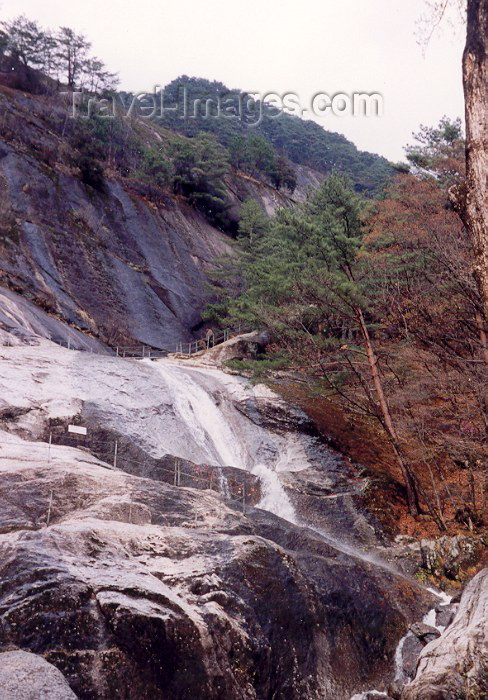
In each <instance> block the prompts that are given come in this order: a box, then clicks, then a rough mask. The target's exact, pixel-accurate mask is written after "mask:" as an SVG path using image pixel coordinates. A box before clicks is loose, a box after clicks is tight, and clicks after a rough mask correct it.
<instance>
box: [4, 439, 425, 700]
mask: <svg viewBox="0 0 488 700" xmlns="http://www.w3.org/2000/svg"><path fill="white" fill-rule="evenodd" d="M0 470H1V481H0V504H1V508H0V581H1V586H0V649H1V648H2V647H3V648H4V649H5V648H7V649H11V648H12V646H15V647H17V648H21V649H23V650H25V651H30V652H32V653H34V654H40V655H42V656H43V657H44V658H45V659H46V660H47V661H48V662H49V663H51V664H54V665H55V666H56V667H57V668H58V669H59V670H60V671H61V673H62V674H63V675H64V676H65V678H66V679H67V681H68V682H69V685H70V686H71V688H72V690H73V692H74V693H75V694H76V695H77V696H78V697H79V698H86V699H90V700H91V699H97V700H112V698H114V697H121V698H122V697H123V698H126V699H127V700H146V699H147V700H163V699H164V700H172V699H173V698H174V699H175V700H176V699H177V698H178V699H181V698H199V697H208V698H224V697H225V698H228V699H229V700H234V699H235V700H237V699H239V700H240V699H243V700H244V699H246V700H247V699H248V698H249V699H252V698H265V697H274V698H281V699H283V700H285V698H286V700H290V699H291V700H302V699H303V698H307V699H312V698H316V699H317V700H319V698H320V699H321V698H324V697H331V698H334V699H337V700H342V699H345V698H348V697H350V695H351V694H352V692H353V691H354V689H355V688H358V687H373V686H374V685H375V684H376V683H377V682H378V681H379V680H380V679H381V678H383V677H384V676H385V675H386V676H387V675H388V673H389V672H390V669H391V661H392V658H393V656H394V652H395V647H396V644H397V641H398V639H399V637H400V636H401V635H402V634H403V633H404V631H405V629H406V627H407V626H408V624H409V623H410V622H411V621H412V620H413V619H415V617H416V616H418V615H419V608H423V609H425V607H427V605H428V602H429V601H428V596H427V597H426V595H425V594H424V592H423V591H422V589H420V588H417V587H416V585H415V584H412V583H409V582H407V581H406V580H405V579H403V578H402V577H399V576H398V575H396V574H394V573H392V572H391V571H388V570H387V569H382V568H381V567H380V566H377V565H373V564H371V563H368V562H364V561H362V560H360V559H358V558H356V557H354V556H348V555H347V554H345V553H343V552H340V551H338V550H337V549H335V548H334V547H332V546H330V545H329V544H328V543H327V542H326V541H325V540H324V539H323V538H322V537H320V536H319V535H318V534H317V533H315V532H312V531H310V530H308V529H306V528H302V527H297V526H294V525H292V524H291V523H289V522H287V521H284V520H282V519H281V518H278V517H276V516H274V515H272V514H270V513H267V512H265V511H263V510H259V509H253V508H250V509H248V511H247V514H246V515H243V514H242V513H241V512H238V511H236V510H234V509H233V508H232V507H231V506H229V505H228V504H226V503H223V502H222V500H221V499H220V498H219V496H218V495H217V494H215V493H213V492H210V491H197V490H195V489H187V488H183V487H180V488H178V487H174V486H171V485H169V484H165V483H162V482H155V481H153V480H151V479H144V478H138V477H135V476H132V475H130V474H126V473H124V472H121V471H119V470H116V469H113V468H111V467H109V466H108V465H106V464H103V463H101V462H99V461H98V460H96V459H95V458H94V457H92V456H90V455H89V454H88V453H86V452H82V451H80V450H77V449H72V448H68V447H61V446H53V448H52V452H51V460H50V461H46V452H45V446H44V445H43V444H42V443H25V442H23V441H20V440H18V439H12V438H10V441H9V440H7V439H6V437H5V434H2V450H1V460H0ZM21 697H22V696H21ZM54 697H55V696H54Z"/></svg>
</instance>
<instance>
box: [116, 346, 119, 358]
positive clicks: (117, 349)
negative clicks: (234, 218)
mask: <svg viewBox="0 0 488 700" xmlns="http://www.w3.org/2000/svg"><path fill="white" fill-rule="evenodd" d="M115 354H116V355H117V357H118V356H119V346H118V345H117V347H116V348H115Z"/></svg>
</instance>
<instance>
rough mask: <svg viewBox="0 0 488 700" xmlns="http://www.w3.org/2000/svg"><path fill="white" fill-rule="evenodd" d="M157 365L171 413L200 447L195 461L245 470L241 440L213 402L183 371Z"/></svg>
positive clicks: (169, 365) (193, 379)
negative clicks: (175, 415) (170, 403)
mask: <svg viewBox="0 0 488 700" xmlns="http://www.w3.org/2000/svg"><path fill="white" fill-rule="evenodd" d="M157 364H158V369H159V371H160V372H161V374H162V375H163V376H164V379H165V381H166V384H167V386H168V389H169V391H170V395H171V396H170V397H171V400H172V404H173V408H174V410H175V411H176V413H177V414H178V416H179V419H180V421H181V423H183V425H185V426H186V428H187V430H188V432H189V433H190V434H191V435H192V436H193V439H194V440H195V442H196V443H197V444H198V445H199V447H200V448H201V455H200V459H199V460H198V461H199V462H201V463H204V462H209V463H211V464H215V463H216V466H222V467H223V466H230V467H237V468H238V469H246V467H247V464H246V457H245V454H244V449H243V446H242V445H241V441H240V439H239V437H238V436H237V435H235V433H234V431H233V430H232V428H231V426H230V425H229V422H228V420H227V419H226V416H225V415H224V412H223V411H222V410H221V409H220V408H219V407H218V406H217V404H216V402H215V399H214V398H213V397H212V396H211V395H210V394H209V393H208V391H206V389H205V388H204V387H203V386H202V385H201V384H199V383H198V382H197V381H196V378H193V377H192V376H191V374H190V373H189V372H188V371H187V370H183V369H182V368H179V367H178V366H175V365H171V364H169V363H164V362H158V363H157ZM197 376H198V375H197Z"/></svg>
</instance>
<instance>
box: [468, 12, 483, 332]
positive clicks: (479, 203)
mask: <svg viewBox="0 0 488 700" xmlns="http://www.w3.org/2000/svg"><path fill="white" fill-rule="evenodd" d="M463 85H464V101H465V115H466V200H465V203H464V207H463V211H462V218H463V220H464V223H465V225H466V227H467V229H468V232H469V234H470V236H471V240H472V244H473V249H474V254H475V265H474V270H473V273H474V277H475V279H476V282H477V284H478V288H479V291H480V296H481V299H482V303H483V309H484V317H485V323H486V321H487V320H488V186H487V184H488V183H487V180H488V0H468V8H467V34H466V47H465V49H464V54H463Z"/></svg>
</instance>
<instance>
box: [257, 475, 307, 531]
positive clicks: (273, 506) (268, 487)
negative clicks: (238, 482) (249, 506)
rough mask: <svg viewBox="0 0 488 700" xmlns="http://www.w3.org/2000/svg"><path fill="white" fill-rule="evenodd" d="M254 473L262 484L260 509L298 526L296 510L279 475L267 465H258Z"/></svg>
mask: <svg viewBox="0 0 488 700" xmlns="http://www.w3.org/2000/svg"><path fill="white" fill-rule="evenodd" d="M252 473H253V474H255V475H256V476H257V477H258V478H259V480H260V482H261V500H260V501H259V503H258V508H262V509H263V510H269V511H270V513H274V514H275V515H279V516H280V518H283V519H284V520H289V521H290V522H291V523H295V524H296V522H297V515H296V513H295V509H294V507H293V504H292V502H291V501H290V498H289V497H288V494H287V493H286V491H285V489H284V488H283V485H282V483H281V481H280V477H279V476H278V474H277V473H276V472H275V471H273V470H272V469H269V468H268V467H267V466H266V465H265V464H256V465H255V466H254V467H253V468H252Z"/></svg>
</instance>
